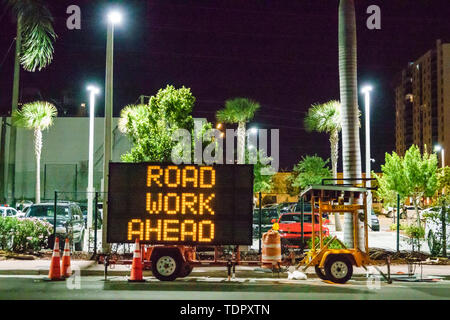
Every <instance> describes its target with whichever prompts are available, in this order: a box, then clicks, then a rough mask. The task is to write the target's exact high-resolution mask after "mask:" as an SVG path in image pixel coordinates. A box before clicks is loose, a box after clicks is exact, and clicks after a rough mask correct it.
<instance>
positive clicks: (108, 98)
mask: <svg viewBox="0 0 450 320" xmlns="http://www.w3.org/2000/svg"><path fill="white" fill-rule="evenodd" d="M113 48H114V24H113V23H112V22H111V21H110V22H109V23H108V34H107V40H106V77H105V140H104V143H103V145H104V156H103V192H104V194H103V228H102V229H103V231H102V249H103V253H107V252H109V246H108V244H107V242H106V240H107V239H106V228H107V227H108V226H107V221H108V219H107V217H108V181H109V179H108V178H109V177H108V176H109V161H110V160H111V154H112V149H111V148H112V147H111V146H112V141H111V138H112V132H111V127H112V108H113V92H112V91H113Z"/></svg>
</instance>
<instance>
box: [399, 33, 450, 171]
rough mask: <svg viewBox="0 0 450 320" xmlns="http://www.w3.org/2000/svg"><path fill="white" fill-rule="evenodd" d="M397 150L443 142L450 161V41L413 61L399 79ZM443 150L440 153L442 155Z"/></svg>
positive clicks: (431, 147)
mask: <svg viewBox="0 0 450 320" xmlns="http://www.w3.org/2000/svg"><path fill="white" fill-rule="evenodd" d="M395 109H396V152H397V153H398V154H400V155H404V154H405V152H406V150H408V148H409V147H410V146H411V145H413V144H415V145H418V146H419V147H420V148H421V150H422V151H425V146H426V151H427V152H432V151H433V147H434V146H435V145H437V144H439V145H441V146H442V147H443V148H444V150H445V152H444V155H445V158H446V159H445V164H446V165H448V164H450V43H442V42H441V40H437V41H436V47H435V48H433V49H431V50H429V51H428V52H426V53H425V54H424V55H422V56H421V57H420V58H419V59H417V60H416V61H414V62H410V63H409V65H408V66H407V67H406V68H405V69H403V70H402V72H401V74H399V76H398V77H397V79H396V81H395ZM440 156H441V154H439V157H440Z"/></svg>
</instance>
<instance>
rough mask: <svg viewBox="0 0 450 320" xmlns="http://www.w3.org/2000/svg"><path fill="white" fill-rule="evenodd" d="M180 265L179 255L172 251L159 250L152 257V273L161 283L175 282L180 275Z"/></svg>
mask: <svg viewBox="0 0 450 320" xmlns="http://www.w3.org/2000/svg"><path fill="white" fill-rule="evenodd" d="M181 265H182V260H181V259H180V256H179V254H177V253H176V252H174V251H172V250H170V251H169V250H167V251H165V250H164V251H163V250H161V251H159V252H156V253H155V254H154V257H152V273H153V275H154V276H155V277H156V279H158V280H161V281H173V280H175V279H176V278H177V277H178V276H179V274H180V269H181Z"/></svg>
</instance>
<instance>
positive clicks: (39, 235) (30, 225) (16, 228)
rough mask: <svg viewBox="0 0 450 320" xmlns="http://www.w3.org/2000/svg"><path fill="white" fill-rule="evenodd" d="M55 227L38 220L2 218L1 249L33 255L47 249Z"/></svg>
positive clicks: (0, 226) (0, 221)
mask: <svg viewBox="0 0 450 320" xmlns="http://www.w3.org/2000/svg"><path fill="white" fill-rule="evenodd" d="M52 232H53V226H52V225H51V224H50V223H48V222H46V221H42V220H39V219H36V218H16V217H0V248H1V249H2V250H5V251H12V252H28V253H33V252H37V251H39V250H41V249H42V248H46V247H47V244H48V237H49V236H50V235H51V234H52Z"/></svg>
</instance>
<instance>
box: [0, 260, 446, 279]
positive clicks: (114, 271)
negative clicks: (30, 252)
mask: <svg viewBox="0 0 450 320" xmlns="http://www.w3.org/2000/svg"><path fill="white" fill-rule="evenodd" d="M49 267H50V260H31V261H30V260H26V261H24V260H2V261H0V275H47V274H48V270H49ZM130 267H131V266H130V265H113V266H112V268H111V267H108V276H127V275H129V274H130ZM377 267H378V268H379V269H380V270H381V271H382V272H383V273H387V266H385V265H383V266H377ZM368 268H369V270H370V271H371V273H373V274H378V271H376V269H375V268H373V269H371V267H370V266H369V267H368ZM72 269H73V270H77V269H79V270H80V272H81V276H103V275H104V270H105V266H104V265H102V264H97V263H96V261H89V260H72ZM299 270H300V271H301V269H299ZM305 273H306V275H307V276H308V277H312V276H313V277H315V276H316V274H315V271H314V268H312V267H310V268H308V269H307V270H306V272H305ZM407 273H408V265H406V264H404V265H391V274H407ZM415 273H416V274H420V273H421V270H420V267H419V266H416V267H415ZM269 274H270V275H271V274H272V272H271V271H270V270H266V271H265V272H264V271H263V270H262V269H261V268H259V267H251V266H236V276H237V277H244V278H260V277H267V276H268V275H269ZM353 274H354V275H355V276H366V274H367V271H366V270H365V269H364V268H354V270H353ZM422 274H423V275H424V276H442V277H450V265H423V267H422ZM151 275H152V273H151V271H149V270H145V271H144V276H151ZM191 276H197V277H198V276H202V277H226V276H227V271H226V267H225V266H223V267H205V266H201V267H195V268H194V270H193V271H192V273H191ZM276 276H278V275H276ZM280 276H281V277H287V273H281V274H280Z"/></svg>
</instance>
